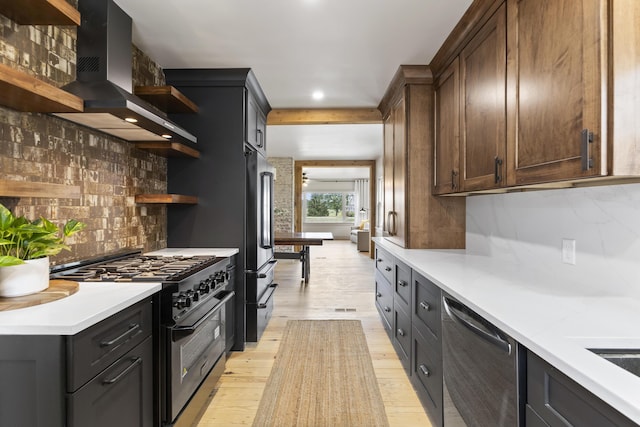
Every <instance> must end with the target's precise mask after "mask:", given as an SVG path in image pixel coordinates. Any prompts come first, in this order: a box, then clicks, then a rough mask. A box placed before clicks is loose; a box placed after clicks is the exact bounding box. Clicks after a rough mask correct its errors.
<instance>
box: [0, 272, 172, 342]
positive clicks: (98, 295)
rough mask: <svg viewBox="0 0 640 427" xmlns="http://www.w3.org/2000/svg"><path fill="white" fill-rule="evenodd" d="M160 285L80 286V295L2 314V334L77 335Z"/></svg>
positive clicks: (87, 284) (156, 289)
mask: <svg viewBox="0 0 640 427" xmlns="http://www.w3.org/2000/svg"><path fill="white" fill-rule="evenodd" d="M160 288H161V284H160V283H146V282H145V283H140V282H137V283H114V282H92V283H80V288H79V289H78V292H76V293H75V294H73V295H70V296H68V297H65V298H62V299H59V300H56V301H53V302H48V303H46V304H41V305H36V306H33V307H26V308H19V309H17V310H9V311H0V335H75V334H77V333H78V332H80V331H82V330H84V329H86V328H88V327H90V326H92V325H95V324H96V323H98V322H100V321H102V320H104V319H106V318H108V317H109V316H111V315H113V314H116V313H117V312H119V311H121V310H123V309H125V308H127V307H129V306H131V305H132V304H135V303H136V302H138V301H141V300H143V299H144V298H146V297H148V296H150V295H153V294H154V293H156V292H158V291H159V290H160Z"/></svg>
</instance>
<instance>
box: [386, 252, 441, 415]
mask: <svg viewBox="0 0 640 427" xmlns="http://www.w3.org/2000/svg"><path fill="white" fill-rule="evenodd" d="M374 280H375V287H376V308H377V309H378V312H379V313H380V317H381V319H382V323H383V325H384V327H385V330H386V331H387V335H388V336H389V339H390V340H391V343H392V344H393V347H394V349H395V351H396V353H397V355H398V358H399V359H400V363H401V364H402V367H403V368H404V369H405V372H406V373H407V376H408V377H409V379H410V381H411V384H412V385H413V387H414V389H415V390H416V393H417V395H418V397H419V398H420V401H421V403H422V406H423V407H424V408H425V411H426V413H427V415H428V416H429V419H430V420H431V423H432V425H433V426H442V424H443V422H442V418H443V416H442V344H441V336H440V334H441V326H440V325H441V320H440V288H439V287H438V286H436V285H435V284H433V283H431V282H430V281H429V280H427V279H426V278H425V277H423V276H421V275H420V274H419V273H417V272H415V271H413V270H412V269H411V267H409V266H408V265H406V264H404V263H403V262H402V261H400V260H398V259H397V258H395V257H394V256H393V255H391V254H390V253H389V252H388V251H386V250H384V249H382V248H379V247H376V258H375V271H374Z"/></svg>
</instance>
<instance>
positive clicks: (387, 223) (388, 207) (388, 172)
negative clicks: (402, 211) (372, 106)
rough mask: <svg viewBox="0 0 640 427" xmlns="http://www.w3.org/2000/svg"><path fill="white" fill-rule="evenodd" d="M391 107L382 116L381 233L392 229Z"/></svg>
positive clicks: (386, 232) (392, 120) (385, 233)
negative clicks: (382, 214) (382, 215)
mask: <svg viewBox="0 0 640 427" xmlns="http://www.w3.org/2000/svg"><path fill="white" fill-rule="evenodd" d="M393 123H394V117H393V109H392V110H391V111H390V112H389V113H388V114H387V115H386V116H385V117H384V120H383V128H384V130H383V132H384V156H383V161H382V165H383V182H384V207H383V212H384V217H383V218H382V221H383V223H382V224H383V226H382V227H383V234H384V235H389V230H392V228H391V226H392V225H393V224H392V222H391V220H392V219H391V216H392V215H393Z"/></svg>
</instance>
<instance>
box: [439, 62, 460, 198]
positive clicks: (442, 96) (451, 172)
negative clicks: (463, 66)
mask: <svg viewBox="0 0 640 427" xmlns="http://www.w3.org/2000/svg"><path fill="white" fill-rule="evenodd" d="M459 64H460V62H459V60H458V58H456V59H455V60H454V61H453V62H452V63H451V65H450V66H449V67H448V68H447V69H446V70H445V71H444V72H443V73H442V75H441V76H440V77H439V78H438V81H437V82H436V88H435V130H436V137H435V160H434V162H435V174H434V188H433V193H434V194H447V193H454V192H456V191H459V190H460V184H459V179H460V171H459V167H458V165H459V153H460V148H459V144H460V65H459Z"/></svg>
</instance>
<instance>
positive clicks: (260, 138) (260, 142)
mask: <svg viewBox="0 0 640 427" xmlns="http://www.w3.org/2000/svg"><path fill="white" fill-rule="evenodd" d="M256 131H257V132H258V138H257V139H258V147H259V148H262V147H264V134H263V133H262V129H256Z"/></svg>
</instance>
